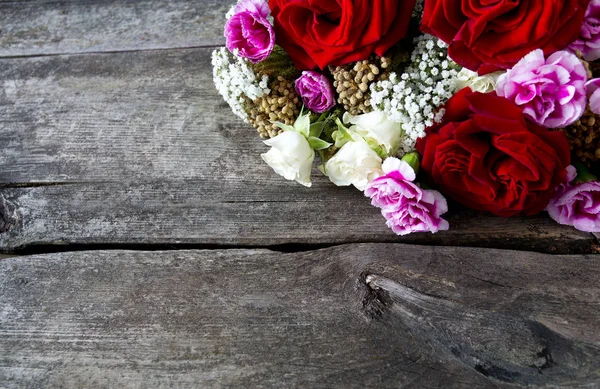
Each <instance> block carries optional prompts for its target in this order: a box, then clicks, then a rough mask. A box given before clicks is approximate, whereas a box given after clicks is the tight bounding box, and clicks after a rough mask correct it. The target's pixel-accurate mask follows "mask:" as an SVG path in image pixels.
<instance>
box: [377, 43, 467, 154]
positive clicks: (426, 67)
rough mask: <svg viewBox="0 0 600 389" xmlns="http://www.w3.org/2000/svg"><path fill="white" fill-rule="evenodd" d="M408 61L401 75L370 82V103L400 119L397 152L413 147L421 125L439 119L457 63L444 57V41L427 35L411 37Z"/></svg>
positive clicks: (450, 92) (451, 88) (421, 133)
mask: <svg viewBox="0 0 600 389" xmlns="http://www.w3.org/2000/svg"><path fill="white" fill-rule="evenodd" d="M414 43H415V49H414V50H413V52H412V55H411V62H412V63H411V65H410V66H409V67H407V68H406V70H405V72H404V73H403V74H401V75H398V74H396V73H391V74H390V78H389V80H386V81H379V82H377V83H374V84H372V85H371V105H372V106H373V108H374V109H376V110H379V111H383V112H385V114H386V115H387V116H388V117H389V118H390V119H392V120H394V121H396V122H398V123H402V130H403V133H404V134H403V139H402V147H401V152H402V154H403V153H408V152H411V151H413V150H414V148H415V143H416V141H417V139H418V138H421V137H423V136H425V128H427V127H429V126H432V125H433V124H434V122H439V121H440V120H441V119H442V116H443V112H442V110H441V109H439V107H440V105H442V104H444V103H445V102H446V101H448V99H449V98H450V97H452V95H453V94H454V89H455V82H456V81H455V80H456V76H457V74H458V72H459V71H460V66H458V65H457V64H456V63H455V62H453V61H452V60H451V59H450V58H449V57H448V51H447V46H446V44H445V43H444V42H443V41H441V40H439V39H437V38H435V37H432V36H431V35H423V36H419V37H417V38H415V40H414Z"/></svg>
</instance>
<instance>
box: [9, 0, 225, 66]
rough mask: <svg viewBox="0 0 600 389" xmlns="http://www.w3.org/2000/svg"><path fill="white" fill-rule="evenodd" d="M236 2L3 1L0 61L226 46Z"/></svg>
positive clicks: (147, 0) (195, 0)
mask: <svg viewBox="0 0 600 389" xmlns="http://www.w3.org/2000/svg"><path fill="white" fill-rule="evenodd" d="M234 3H235V1H234V0H231V1H229V0H169V1H162V0H137V1H136V0H69V1H54V0H32V1H23V0H21V1H0V57H15V56H39V55H54V54H64V53H86V52H110V51H127V50H129V51H131V50H148V49H164V48H184V47H199V46H210V45H222V44H224V41H225V40H224V38H223V25H224V24H225V13H226V12H227V11H228V10H229V8H230V7H231V4H234Z"/></svg>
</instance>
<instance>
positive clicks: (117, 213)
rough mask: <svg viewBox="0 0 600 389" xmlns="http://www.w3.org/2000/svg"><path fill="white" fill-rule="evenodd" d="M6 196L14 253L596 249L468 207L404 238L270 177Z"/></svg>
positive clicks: (344, 201) (0, 241)
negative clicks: (339, 247) (356, 245)
mask: <svg viewBox="0 0 600 389" xmlns="http://www.w3.org/2000/svg"><path fill="white" fill-rule="evenodd" d="M258 163H259V162H258V161H257V162H256V164H258ZM265 177H267V178H265ZM3 192H4V193H5V195H6V198H7V199H8V200H9V201H10V202H11V203H13V204H16V205H17V206H18V209H17V212H18V214H17V216H16V217H15V220H16V221H17V222H16V224H15V226H14V227H13V228H12V229H10V230H9V231H8V232H6V233H4V234H0V247H2V248H3V251H5V252H9V253H10V252H18V253H31V252H39V250H52V248H51V247H48V246H54V247H55V249H61V248H62V247H65V246H68V245H78V246H81V245H94V246H97V245H109V246H112V245H119V244H130V245H131V244H137V245H163V246H164V245H167V246H169V247H171V246H175V247H181V246H184V247H186V245H187V246H192V247H196V246H198V245H223V246H227V247H229V246H279V245H294V246H296V245H300V246H301V247H302V246H306V245H309V246H310V245H331V244H339V243H351V242H405V243H420V244H431V245H452V246H456V245H462V246H477V247H502V248H515V249H529V250H535V251H540V252H549V253H565V252H572V253H581V252H590V251H593V250H594V249H595V239H594V238H593V237H592V236H591V235H590V234H585V233H581V232H578V231H576V230H574V229H572V228H569V227H565V226H558V225H557V224H556V223H555V222H553V221H552V220H550V219H549V218H547V217H545V216H538V217H532V218H511V219H500V218H497V217H495V216H492V215H485V214H481V213H477V212H472V211H467V210H464V209H459V210H457V211H456V212H454V213H451V214H449V216H448V220H449V222H450V224H451V227H452V228H451V229H450V230H449V231H445V232H439V233H437V234H412V235H409V236H406V237H398V236H396V235H395V234H393V233H392V232H391V231H390V230H389V229H388V228H387V227H386V225H385V220H384V219H383V217H382V216H381V214H380V213H379V212H378V210H377V209H376V208H374V207H372V206H371V205H370V204H369V202H368V201H367V199H366V198H364V197H363V196H362V194H361V193H360V192H358V191H356V190H353V189H350V188H336V187H334V186H332V185H331V184H329V183H327V182H320V183H319V184H318V186H316V187H313V188H311V189H305V188H300V187H298V185H295V184H294V183H288V182H285V181H283V180H279V179H278V178H276V177H269V176H268V174H266V175H265V176H263V177H259V176H258V175H251V174H249V177H247V178H245V179H239V180H237V179H230V180H216V179H206V180H190V181H165V182H158V183H143V184H119V183H100V184H65V185H53V186H40V187H34V188H16V189H4V190H3ZM39 246H41V247H39ZM37 247H39V248H37ZM292 249H297V247H292Z"/></svg>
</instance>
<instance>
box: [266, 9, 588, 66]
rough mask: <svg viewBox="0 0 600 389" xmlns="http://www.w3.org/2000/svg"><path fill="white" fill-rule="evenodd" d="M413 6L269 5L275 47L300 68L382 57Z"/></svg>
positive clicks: (401, 34)
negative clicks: (287, 55) (373, 56)
mask: <svg viewBox="0 0 600 389" xmlns="http://www.w3.org/2000/svg"><path fill="white" fill-rule="evenodd" d="M414 6H415V0H371V1H356V0H318V1H315V0H294V1H290V0H270V1H269V7H271V14H272V15H273V17H274V19H275V32H276V36H277V44H279V45H280V46H281V47H283V48H284V49H285V51H286V52H287V53H288V54H289V56H290V57H291V58H292V60H293V61H294V64H295V65H296V67H297V68H299V69H301V70H305V69H313V68H315V67H316V66H319V67H320V68H321V69H324V68H325V67H326V66H328V65H344V64H347V63H350V62H355V61H359V60H364V59H367V58H369V56H370V55H371V54H372V53H373V52H375V53H377V54H378V55H380V56H383V54H384V53H385V52H386V51H387V50H388V49H389V48H391V47H392V46H393V45H395V44H396V43H397V42H398V41H400V40H401V39H402V38H404V36H405V35H406V32H407V30H408V25H409V23H410V18H411V15H412V11H413V8H414ZM578 31H579V30H578Z"/></svg>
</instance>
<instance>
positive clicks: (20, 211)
mask: <svg viewBox="0 0 600 389" xmlns="http://www.w3.org/2000/svg"><path fill="white" fill-rule="evenodd" d="M231 3H232V1H224V0H196V1H192V0H170V1H159V0H138V1H134V0H64V1H55V0H20V1H7V0H0V83H1V85H0V250H1V252H2V253H3V254H4V256H3V259H0V334H1V335H0V388H48V387H65V388H80V387H85V388H109V387H110V388H112V387H132V388H150V387H160V388H171V387H178V388H186V387H189V388H194V387H228V388H229V387H239V388H245V387H303V388H306V387H315V388H316V387H324V388H325V387H340V388H352V387H357V388H358V387H384V388H388V387H389V388H392V387H398V388H400V387H401V388H432V387H442V388H475V387H490V388H492V387H526V386H536V387H564V388H575V387H581V388H584V387H585V388H596V387H600V330H599V329H598V323H600V284H599V281H600V275H599V272H600V264H599V263H598V260H597V259H598V257H597V256H596V255H594V254H593V253H595V252H597V251H598V246H597V239H596V237H595V236H594V235H592V234H587V233H582V232H578V231H576V230H574V229H572V228H569V227H563V226H558V225H557V224H555V223H554V222H553V221H551V220H550V219H549V218H548V217H547V216H545V215H539V216H536V217H531V218H514V219H499V218H496V217H493V216H489V215H486V214H482V213H477V212H472V211H466V210H463V209H459V208H456V207H455V210H454V212H452V213H450V214H448V220H449V221H450V223H451V225H452V229H451V230H450V231H448V232H442V233H438V234H435V235H428V234H423V235H413V236H409V237H406V238H399V237H397V236H395V235H394V234H393V233H391V232H390V231H389V230H388V229H387V228H386V227H385V223H384V220H383V219H382V217H381V215H380V214H379V213H378V211H377V209H375V208H373V207H371V206H370V205H369V203H368V201H367V200H366V199H365V198H363V197H362V195H361V194H360V193H359V192H358V191H355V190H353V189H349V188H336V187H334V186H333V185H332V184H330V183H328V181H327V179H326V178H325V177H323V176H321V175H319V173H318V172H317V171H316V170H315V174H314V177H313V182H314V184H313V188H311V189H306V188H304V187H301V186H299V185H296V184H294V183H290V182H287V181H285V180H283V179H281V178H280V177H278V176H276V175H275V174H274V173H273V172H272V171H271V170H270V168H269V167H268V166H266V165H265V164H264V163H262V161H261V159H260V156H259V154H260V153H261V152H264V151H266V149H267V148H266V146H264V145H263V144H262V143H261V142H260V140H259V138H258V137H257V136H256V134H255V132H254V131H253V130H251V129H250V128H248V127H247V126H246V125H244V124H243V123H241V122H240V121H239V120H237V119H236V118H235V117H234V116H233V115H232V114H231V113H230V112H229V109H228V107H227V106H226V104H225V103H223V102H222V101H221V99H220V98H219V96H218V94H217V93H216V90H215V89H214V87H213V84H212V72H211V67H210V53H211V50H212V49H213V48H214V47H217V46H220V45H222V44H223V38H222V26H223V23H224V14H225V13H226V11H227V10H228V8H229V6H230V5H231ZM457 246H462V247H457ZM500 249H503V250H500ZM509 250H514V251H509Z"/></svg>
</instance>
